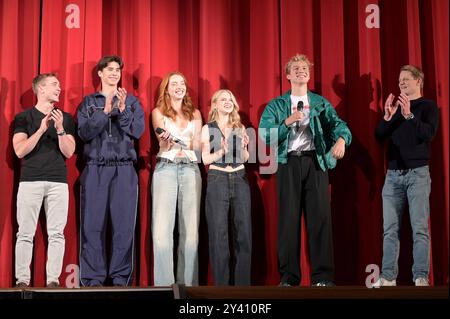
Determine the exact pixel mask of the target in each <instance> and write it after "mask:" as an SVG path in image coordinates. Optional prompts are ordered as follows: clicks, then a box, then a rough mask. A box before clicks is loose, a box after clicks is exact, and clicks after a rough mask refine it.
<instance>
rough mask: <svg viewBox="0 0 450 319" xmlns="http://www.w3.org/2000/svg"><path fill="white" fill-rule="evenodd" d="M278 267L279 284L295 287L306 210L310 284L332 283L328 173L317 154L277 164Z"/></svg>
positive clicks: (298, 271) (289, 159)
mask: <svg viewBox="0 0 450 319" xmlns="http://www.w3.org/2000/svg"><path fill="white" fill-rule="evenodd" d="M276 176H277V191H278V208H279V210H278V215H279V216H278V267H279V271H280V276H281V281H282V282H287V283H289V284H291V285H298V284H299V283H300V281H301V272H300V238H301V236H300V230H301V228H300V226H301V223H300V221H301V219H300V217H301V213H302V210H304V211H305V221H306V228H307V231H308V240H309V254H310V263H311V270H312V273H311V283H312V284H315V283H317V282H320V281H333V280H334V265H333V263H334V262H333V242H332V224H331V209H330V200H329V195H328V173H327V172H326V171H325V172H324V171H322V170H321V168H320V166H319V164H318V163H317V159H316V155H315V154H314V153H313V154H310V155H302V156H289V157H288V161H287V163H286V164H279V166H278V171H277V175H276Z"/></svg>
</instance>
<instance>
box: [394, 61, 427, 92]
mask: <svg viewBox="0 0 450 319" xmlns="http://www.w3.org/2000/svg"><path fill="white" fill-rule="evenodd" d="M402 71H408V72H410V73H411V74H412V76H413V78H414V80H417V79H420V88H421V89H423V79H424V77H425V75H424V74H423V72H422V70H421V69H419V68H418V67H416V66H414V65H411V64H407V65H404V66H402V67H401V69H400V72H402Z"/></svg>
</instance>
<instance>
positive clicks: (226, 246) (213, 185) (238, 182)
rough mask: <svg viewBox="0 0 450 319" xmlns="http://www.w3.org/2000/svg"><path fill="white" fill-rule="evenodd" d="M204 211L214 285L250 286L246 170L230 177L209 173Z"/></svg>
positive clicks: (218, 172) (220, 172) (248, 201)
mask: <svg viewBox="0 0 450 319" xmlns="http://www.w3.org/2000/svg"><path fill="white" fill-rule="evenodd" d="M205 209H206V221H207V223H208V235H209V255H210V259H211V266H212V271H213V276H214V284H215V285H229V284H233V283H234V284H235V285H250V276H251V274H250V272H251V257H252V226H251V204H250V187H249V184H248V180H247V176H246V173H245V169H242V170H239V171H236V172H232V173H227V172H222V171H219V170H214V169H210V170H209V171H208V182H207V188H206V207H205ZM229 232H230V234H229ZM230 245H231V247H230ZM230 252H231V253H232V254H233V257H234V258H233V260H232V264H231V265H230ZM230 267H231V268H230ZM230 273H231V275H230ZM233 275H234V276H233Z"/></svg>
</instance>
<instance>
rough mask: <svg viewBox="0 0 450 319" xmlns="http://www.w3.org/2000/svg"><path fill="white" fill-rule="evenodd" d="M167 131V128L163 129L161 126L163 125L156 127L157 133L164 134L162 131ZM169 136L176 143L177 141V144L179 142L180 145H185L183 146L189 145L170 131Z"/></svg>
mask: <svg viewBox="0 0 450 319" xmlns="http://www.w3.org/2000/svg"><path fill="white" fill-rule="evenodd" d="M165 131H166V130H165V129H163V128H161V127H157V128H156V133H158V134H162V133H164V132H165ZM169 138H170V139H171V140H172V141H174V142H175V143H177V144H179V145H181V146H183V147H187V145H186V143H185V142H183V141H182V140H180V139H179V138H176V137H175V136H173V135H172V134H170V133H169Z"/></svg>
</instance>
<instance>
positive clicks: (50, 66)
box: [0, 0, 449, 288]
mask: <svg viewBox="0 0 450 319" xmlns="http://www.w3.org/2000/svg"><path fill="white" fill-rule="evenodd" d="M370 5H376V6H378V8H379V14H380V28H368V27H367V25H366V23H367V21H366V20H367V17H368V16H369V15H370V14H372V11H370V10H369V9H370V8H373V7H371V6H370ZM448 7H449V4H448V1H447V0H430V1H419V0H399V1H388V0H378V1H376V0H372V1H369V0H359V1H357V0H320V1H319V0H318V1H314V0H215V1H210V0H196V1H194V0H183V1H180V0H134V1H126V0H108V1H106V0H70V1H69V0H0V78H1V79H0V81H1V82H0V110H1V117H0V157H1V160H0V176H1V178H2V181H3V185H2V187H1V193H0V288H1V287H10V286H12V285H13V284H14V243H15V233H16V231H17V224H16V222H15V194H16V192H17V186H18V176H19V173H20V170H19V167H20V165H19V161H18V159H17V158H16V157H15V156H14V155H13V150H12V145H11V139H12V121H13V119H14V116H15V114H16V113H18V112H20V111H21V110H23V109H25V108H28V107H31V106H32V105H33V103H34V102H35V98H34V97H33V94H32V91H31V79H32V78H33V76H35V75H36V74H37V73H38V72H39V73H43V72H57V73H58V74H59V77H60V81H61V84H62V88H63V95H62V97H61V102H60V107H62V108H63V109H64V110H65V111H67V112H70V113H72V114H73V115H75V114H76V109H77V107H78V104H79V102H80V101H81V99H82V97H83V96H84V95H86V94H90V93H92V92H94V91H95V90H97V89H98V85H99V80H98V77H97V75H96V71H95V69H94V68H95V64H96V62H97V61H98V60H99V58H100V57H101V56H103V55H106V54H118V55H121V56H122V57H123V59H124V62H125V69H124V72H123V77H122V85H123V86H124V87H125V88H126V89H127V90H128V91H129V92H132V93H133V94H135V95H136V96H138V97H139V100H140V101H141V103H142V105H143V107H144V110H145V112H146V114H147V118H148V120H150V113H151V110H152V109H153V108H154V104H155V99H156V96H157V89H158V85H159V82H160V81H161V79H162V77H163V76H164V75H165V74H166V73H168V72H170V71H173V70H180V71H181V72H183V73H184V74H185V75H186V77H187V79H188V83H189V85H190V88H191V92H190V94H191V96H192V97H193V100H194V102H195V103H196V104H197V105H198V107H199V109H200V110H201V112H202V114H203V119H204V120H206V117H207V114H208V111H209V103H210V98H211V94H212V93H213V92H214V91H215V90H217V89H219V88H228V89H230V90H232V91H233V93H234V94H235V95H236V97H237V99H238V102H239V103H240V107H241V116H242V119H243V122H244V123H245V124H246V126H248V127H252V128H255V129H256V128H257V127H258V123H259V118H260V116H261V113H262V112H263V110H264V107H265V106H266V104H267V103H268V102H269V101H270V99H272V98H273V97H275V96H277V95H279V94H281V93H282V92H284V91H285V90H287V89H288V88H289V83H288V82H287V80H286V79H285V76H284V65H285V63H286V62H287V60H288V59H289V58H290V57H291V56H292V55H294V54H295V53H297V52H299V53H305V54H307V55H308V56H309V57H310V58H311V60H312V61H313V62H314V70H313V72H312V74H311V85H310V88H311V89H313V90H315V91H316V92H318V93H320V94H322V95H324V96H325V97H326V98H327V99H328V100H329V101H330V102H331V103H332V104H333V105H334V106H335V107H336V110H337V111H338V113H339V114H340V115H341V117H342V118H344V119H345V120H346V121H347V122H348V124H349V126H350V128H351V130H352V133H353V136H354V140H353V143H352V145H351V147H350V148H349V149H348V150H347V152H346V156H345V158H344V159H343V160H341V161H340V162H339V163H338V167H337V168H336V169H335V170H333V171H332V172H331V173H330V194H331V199H332V213H333V231H334V245H335V246H334V247H335V264H336V282H337V284H342V285H364V283H365V278H366V276H367V275H368V274H367V273H366V272H365V269H366V266H367V265H368V264H378V265H380V264H381V257H382V211H381V189H382V186H383V183H384V174H385V169H386V165H385V155H384V154H385V153H384V149H383V146H382V145H380V144H379V143H377V142H376V141H375V139H374V129H375V127H376V125H377V123H378V121H379V120H380V118H381V116H382V109H383V102H384V99H385V98H386V96H387V95H388V94H389V93H390V92H393V93H395V94H397V93H398V85H397V82H398V73H399V69H400V67H401V66H402V65H404V64H408V63H410V64H417V65H419V66H422V68H423V70H424V72H425V91H424V95H425V96H426V97H428V98H431V99H434V100H436V101H437V103H438V105H439V107H440V115H441V120H440V126H439V130H438V132H437V135H436V138H435V140H434V142H433V146H432V160H431V162H430V165H431V176H432V180H433V184H432V192H431V221H430V225H431V234H432V272H431V279H432V281H434V284H435V285H442V284H446V285H448V250H449V245H448V243H449V198H448V194H449V171H448V170H449V162H448V145H449V140H448V137H449V132H448V127H449V123H448V102H449V96H448V84H449V74H448V57H449V48H448V27H449V25H448V18H449V15H448V9H449V8H448ZM74 8H75V9H74ZM368 8H369V9H368ZM73 10H75V11H73ZM76 10H79V16H77V12H76ZM367 10H368V11H367ZM372 10H373V9H372ZM77 18H79V27H78V26H77V22H78V20H77ZM369 18H370V17H369ZM369 20H370V19H369ZM68 26H74V27H73V28H69V27H68ZM155 142H156V138H155V136H154V135H153V133H151V127H150V122H149V121H147V128H146V132H145V134H144V136H143V137H142V138H141V139H140V141H139V145H138V148H139V162H138V168H139V178H140V181H139V186H140V196H139V222H138V224H137V230H136V254H135V281H134V285H136V286H148V285H152V284H153V276H152V270H153V268H152V267H153V266H152V260H153V257H152V243H151V228H150V225H151V196H150V181H151V176H152V167H153V166H154V162H155V155H156V152H157V147H156V145H157V144H156V143H155ZM252 147H255V149H256V146H252ZM77 149H78V154H77V155H76V156H74V157H73V158H72V159H70V160H69V161H68V162H67V165H68V169H69V187H70V208H69V219H68V224H67V227H66V230H65V234H66V254H65V259H64V268H63V275H62V277H61V282H62V283H63V284H64V282H65V279H66V277H67V275H68V274H69V273H67V272H66V271H65V268H66V266H67V265H70V264H78V250H79V246H78V234H79V231H78V227H79V201H78V197H79V181H78V178H79V175H80V172H81V170H82V168H83V167H82V161H81V158H80V156H79V154H80V153H79V151H80V150H81V145H78V148H77ZM258 168H259V165H258V164H249V165H248V174H249V181H250V184H251V189H252V208H253V209H252V214H253V216H252V221H253V260H252V262H253V267H252V281H253V283H254V284H256V285H275V284H277V283H278V281H279V277H278V270H277V216H278V212H277V199H276V187H275V178H274V176H273V175H263V174H260V172H259V169H258ZM407 223H409V219H408V218H407V217H405V220H404V227H403V231H402V249H401V256H400V276H399V278H398V281H399V283H400V284H406V285H410V284H412V282H411V259H412V244H411V229H410V227H409V226H408V225H407ZM302 229H303V233H302V239H303V244H302V254H301V256H302V262H301V264H302V267H303V269H302V274H303V278H302V284H304V285H308V284H309V282H310V281H309V276H308V273H309V270H310V268H309V262H308V258H307V257H306V256H307V251H308V248H307V242H306V240H305V239H306V234H305V231H304V230H305V228H304V225H303V227H302ZM207 240H208V237H207V228H206V222H205V218H204V212H203V211H202V215H201V223H200V265H199V266H200V267H199V268H200V283H201V284H203V285H205V284H211V283H212V278H211V270H210V268H209V262H208V243H207ZM46 242H47V240H46V231H45V220H44V218H42V219H41V221H40V223H39V225H38V230H37V233H36V238H35V252H34V259H33V264H32V268H33V285H35V286H43V285H44V283H45V261H46V258H45V254H46Z"/></svg>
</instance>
